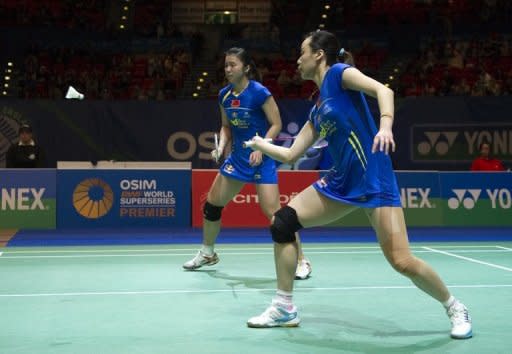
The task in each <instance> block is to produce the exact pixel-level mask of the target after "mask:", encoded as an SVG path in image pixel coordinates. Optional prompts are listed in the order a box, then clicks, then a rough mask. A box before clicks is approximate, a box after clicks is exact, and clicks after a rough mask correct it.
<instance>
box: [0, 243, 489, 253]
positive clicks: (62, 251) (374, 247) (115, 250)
mask: <svg viewBox="0 0 512 354" xmlns="http://www.w3.org/2000/svg"><path fill="white" fill-rule="evenodd" d="M305 246H306V245H305ZM86 247H94V246H86ZM198 247H199V246H198ZM198 247H195V248H155V249H144V248H141V249H112V248H106V249H94V250H23V251H10V250H9V251H7V252H6V253H9V254H38V253H41V254H44V253H102V252H109V253H121V252H126V253H129V252H134V253H136V252H147V253H149V252H167V251H169V252H182V251H191V252H194V251H197V249H198ZM432 247H435V248H450V249H452V248H496V247H497V246H494V245H456V246H454V245H434V246H432ZM303 248H304V250H305V251H308V250H338V249H339V250H345V249H346V250H350V249H376V250H379V249H380V246H313V247H308V246H306V247H303ZM421 248H423V247H422V246H414V245H411V249H412V250H415V249H421ZM216 250H218V251H222V252H224V251H230V250H236V251H244V250H247V251H255V250H258V251H272V250H273V248H272V247H270V246H269V247H229V248H223V247H222V246H220V247H216Z"/></svg>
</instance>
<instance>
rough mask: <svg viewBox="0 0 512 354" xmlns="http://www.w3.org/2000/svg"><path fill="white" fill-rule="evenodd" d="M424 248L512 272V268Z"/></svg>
mask: <svg viewBox="0 0 512 354" xmlns="http://www.w3.org/2000/svg"><path fill="white" fill-rule="evenodd" d="M423 248H425V249H427V250H429V251H432V252H436V253H441V254H444V255H446V256H450V257H455V258H459V259H463V260H465V261H468V262H473V263H478V264H483V265H486V266H488V267H493V268H497V269H502V270H506V271H507V272H512V268H507V267H503V266H500V265H497V264H494V263H489V262H483V261H479V260H478V259H474V258H469V257H464V256H459V255H458V254H454V253H450V252H445V251H440V250H436V249H434V248H430V247H423Z"/></svg>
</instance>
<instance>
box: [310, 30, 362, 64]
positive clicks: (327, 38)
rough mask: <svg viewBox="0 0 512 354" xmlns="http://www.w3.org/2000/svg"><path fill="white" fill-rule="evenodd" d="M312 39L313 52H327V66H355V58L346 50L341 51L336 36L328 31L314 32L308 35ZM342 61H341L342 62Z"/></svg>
mask: <svg viewBox="0 0 512 354" xmlns="http://www.w3.org/2000/svg"><path fill="white" fill-rule="evenodd" d="M309 37H311V42H309V46H310V47H311V49H312V50H313V51H315V52H316V51H317V50H320V49H322V50H323V51H324V52H325V60H326V63H327V65H329V66H332V65H334V64H336V63H338V62H342V63H345V64H349V65H352V66H355V61H354V56H353V55H352V53H350V52H348V51H346V50H345V49H344V48H341V49H340V47H341V46H340V42H339V41H338V39H337V38H336V36H335V35H334V34H332V33H331V32H327V31H321V30H318V31H314V32H310V33H308V34H307V35H306V38H309ZM340 59H341V60H340Z"/></svg>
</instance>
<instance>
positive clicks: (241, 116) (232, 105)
mask: <svg viewBox="0 0 512 354" xmlns="http://www.w3.org/2000/svg"><path fill="white" fill-rule="evenodd" d="M269 96H271V93H270V92H269V90H268V89H267V88H266V87H265V86H263V85H261V84H260V83H259V82H257V81H253V80H250V81H249V85H248V86H247V87H246V88H245V90H243V91H242V92H241V93H239V94H237V95H235V94H234V93H233V86H232V85H231V84H230V85H228V86H226V87H224V88H223V89H222V90H220V92H219V103H220V105H221V106H222V107H223V108H224V111H225V112H226V116H227V118H228V121H229V125H230V127H231V137H232V146H231V154H230V155H229V156H228V158H227V159H226V160H225V161H224V163H223V164H222V166H221V167H220V173H221V174H222V175H224V176H227V177H232V178H235V179H237V180H240V181H243V182H248V183H259V184H268V183H270V184H275V183H277V171H276V165H275V162H274V160H272V159H271V158H270V157H268V156H266V155H263V161H262V163H261V164H260V165H259V166H254V167H253V166H251V165H250V164H249V156H250V155H251V153H252V151H253V150H252V149H251V148H244V147H243V143H244V141H246V140H250V139H251V138H252V137H253V136H255V135H256V134H258V135H259V136H262V137H263V136H265V134H267V131H268V129H269V123H268V120H267V116H266V115H265V112H264V111H263V109H262V106H263V104H264V103H265V101H266V100H267V98H268V97H269Z"/></svg>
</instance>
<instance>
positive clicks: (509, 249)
mask: <svg viewBox="0 0 512 354" xmlns="http://www.w3.org/2000/svg"><path fill="white" fill-rule="evenodd" d="M496 247H497V248H501V249H502V250H507V251H512V248H508V247H503V246H496Z"/></svg>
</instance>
